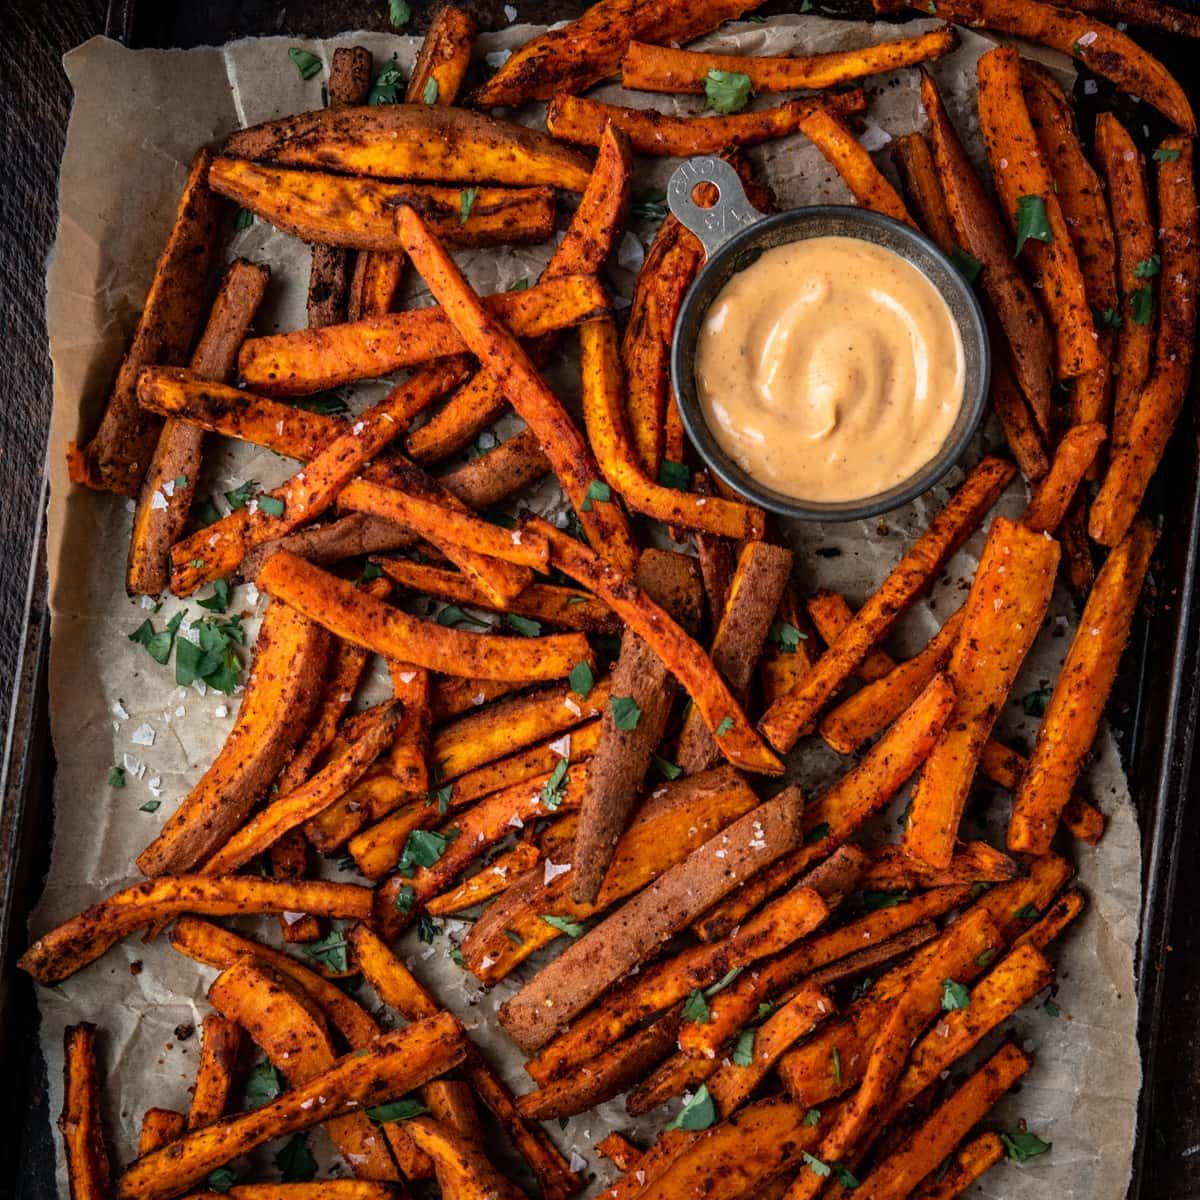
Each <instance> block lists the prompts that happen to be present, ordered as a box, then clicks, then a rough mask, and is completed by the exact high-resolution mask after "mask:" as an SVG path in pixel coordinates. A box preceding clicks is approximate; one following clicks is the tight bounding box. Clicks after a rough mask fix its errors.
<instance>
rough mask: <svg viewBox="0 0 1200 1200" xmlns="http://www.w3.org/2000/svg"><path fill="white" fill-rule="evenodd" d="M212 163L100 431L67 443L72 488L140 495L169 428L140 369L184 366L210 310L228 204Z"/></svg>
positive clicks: (177, 226)
mask: <svg viewBox="0 0 1200 1200" xmlns="http://www.w3.org/2000/svg"><path fill="white" fill-rule="evenodd" d="M211 162H212V155H211V154H210V153H209V152H208V151H207V150H201V151H200V153H199V154H197V155H196V157H195V159H193V160H192V166H191V169H190V170H189V171H188V176H187V180H186V181H185V183H184V185H183V194H182V195H181V196H180V198H179V207H178V208H177V209H176V212H175V220H174V223H173V224H172V226H171V231H170V233H169V234H168V236H167V242H166V245H165V246H164V247H163V251H162V254H161V255H160V256H159V259H158V262H157V264H156V265H155V268H154V277H153V279H151V281H150V290H149V292H148V293H147V294H146V301H145V304H144V305H143V306H142V312H141V316H140V317H139V318H138V323H137V327H136V328H135V329H134V331H133V338H132V340H131V341H130V344H129V349H128V351H126V354H125V357H124V359H123V360H122V362H121V366H120V369H119V370H118V371H117V378H116V382H115V383H114V384H113V390H112V393H111V395H110V396H109V398H108V405H107V407H106V408H105V410H104V416H103V417H102V418H101V421H100V426H99V428H98V429H97V430H96V433H95V435H94V436H93V437H92V440H91V441H90V442H88V444H87V445H86V446H82V447H80V446H77V445H76V444H75V443H74V442H71V443H70V444H69V445H68V446H67V469H68V472H69V474H70V477H71V482H72V483H78V484H82V485H84V486H85V487H90V488H98V489H100V490H102V491H107V492H116V493H117V494H118V495H121V496H136V495H137V494H138V489H139V487H140V486H141V483H142V477H143V476H144V475H145V474H146V471H147V469H148V468H149V466H150V460H151V456H152V455H153V453H154V445H155V442H156V441H157V439H158V434H159V429H160V427H161V424H162V423H161V422H160V421H159V420H157V419H156V418H155V417H152V416H150V415H148V414H147V413H144V412H142V410H141V409H140V408H139V407H138V403H137V392H136V389H137V377H138V372H139V371H141V369H142V368H143V367H144V366H147V365H149V364H151V363H171V362H175V363H178V362H183V361H184V360H185V359H186V358H187V353H188V349H189V348H190V346H191V344H192V337H193V335H194V334H195V331H196V325H197V323H198V322H199V320H200V315H201V313H202V312H203V311H204V300H205V280H206V277H207V275H208V270H209V266H210V264H211V262H212V256H213V254H214V253H215V251H216V248H217V225H218V222H219V218H220V212H221V201H220V199H219V198H218V197H217V196H216V195H215V194H214V193H213V191H212V190H211V189H210V188H209V186H208V168H209V164H210V163H211Z"/></svg>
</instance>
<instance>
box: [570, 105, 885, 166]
mask: <svg viewBox="0 0 1200 1200" xmlns="http://www.w3.org/2000/svg"><path fill="white" fill-rule="evenodd" d="M865 106H866V102H865V98H864V97H863V93H862V91H861V90H860V89H858V88H851V89H850V90H849V91H845V92H838V93H837V94H836V95H831V96H822V97H820V98H819V99H816V100H788V101H786V102H785V103H783V104H779V105H776V107H774V108H767V109H762V110H761V111H758V112H746V113H738V114H737V115H735V116H731V117H705V118H700V117H677V116H673V115H671V114H668V113H660V112H656V111H655V110H654V109H649V108H622V107H620V106H619V105H616V104H603V103H601V101H599V100H586V99H584V98H583V97H580V96H570V95H567V94H566V93H565V92H559V93H557V94H556V95H555V97H554V99H553V100H551V101H550V108H549V110H548V111H547V113H546V128H547V129H548V130H549V131H550V132H551V133H552V134H553V135H554V136H555V137H556V138H560V139H562V140H563V141H567V142H574V143H576V145H580V146H598V145H599V144H600V139H601V137H602V136H603V134H604V128H605V126H606V125H608V124H610V123H611V124H612V125H613V126H614V127H615V128H617V129H619V130H620V131H621V132H622V133H623V134H625V136H626V137H628V138H629V141H630V144H631V145H632V146H633V148H634V149H635V150H636V151H637V152H638V153H639V154H657V155H672V156H675V157H680V158H687V157H689V156H691V155H693V154H720V153H721V152H722V151H723V150H727V149H729V148H730V147H731V146H755V145H757V144H758V143H759V142H766V141H769V140H770V139H771V138H777V137H786V136H787V135H788V134H789V133H795V132H796V130H797V129H799V128H800V122H801V121H802V120H803V119H804V118H805V117H806V116H808V115H809V114H810V113H811V112H813V110H814V109H818V108H825V107H828V108H829V109H830V110H831V111H833V112H835V113H837V114H838V115H839V116H852V115H854V114H856V113H860V112H862V111H863V109H864V108H865Z"/></svg>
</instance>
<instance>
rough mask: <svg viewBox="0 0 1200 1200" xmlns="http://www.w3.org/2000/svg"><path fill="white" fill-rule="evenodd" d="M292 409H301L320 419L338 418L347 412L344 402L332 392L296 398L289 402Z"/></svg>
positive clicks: (347, 408)
mask: <svg viewBox="0 0 1200 1200" xmlns="http://www.w3.org/2000/svg"><path fill="white" fill-rule="evenodd" d="M291 404H292V407H293V408H302V409H303V410H304V411H305V412H310V413H316V414H317V415H318V416H321V417H338V416H341V415H342V413H345V412H349V411H350V409H349V407H348V406H347V404H346V402H345V400H343V399H342V398H341V396H335V395H334V394H333V393H332V392H318V393H317V394H316V395H315V396H298V397H296V398H295V399H293V400H292V401H291Z"/></svg>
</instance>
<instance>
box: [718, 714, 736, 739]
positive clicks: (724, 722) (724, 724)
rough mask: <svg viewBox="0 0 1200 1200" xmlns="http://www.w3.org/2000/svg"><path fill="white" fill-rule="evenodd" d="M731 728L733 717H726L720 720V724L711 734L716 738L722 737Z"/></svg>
mask: <svg viewBox="0 0 1200 1200" xmlns="http://www.w3.org/2000/svg"><path fill="white" fill-rule="evenodd" d="M732 728H733V717H731V716H728V715H726V716H724V717H722V718H721V721H720V724H718V725H717V727H716V729H714V730H713V733H714V734H715V735H716V736H717V737H724V736H725V735H726V734H727V733H728V732H729V731H730V730H731V729H732Z"/></svg>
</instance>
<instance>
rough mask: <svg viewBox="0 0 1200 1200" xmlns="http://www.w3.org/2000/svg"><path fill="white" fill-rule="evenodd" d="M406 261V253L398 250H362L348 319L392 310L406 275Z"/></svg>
mask: <svg viewBox="0 0 1200 1200" xmlns="http://www.w3.org/2000/svg"><path fill="white" fill-rule="evenodd" d="M404 263H405V258H404V255H403V254H402V253H401V252H400V251H398V250H397V251H387V250H361V251H359V253H358V255H357V256H356V258H355V260H354V274H353V275H351V276H350V294H349V295H348V296H347V297H346V320H348V321H361V320H362V319H363V318H364V317H378V316H382V315H383V314H384V313H389V312H391V311H392V309H393V308H394V307H395V303H396V293H397V292H398V291H399V289H400V280H401V279H402V278H403V277H404Z"/></svg>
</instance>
